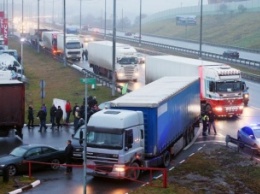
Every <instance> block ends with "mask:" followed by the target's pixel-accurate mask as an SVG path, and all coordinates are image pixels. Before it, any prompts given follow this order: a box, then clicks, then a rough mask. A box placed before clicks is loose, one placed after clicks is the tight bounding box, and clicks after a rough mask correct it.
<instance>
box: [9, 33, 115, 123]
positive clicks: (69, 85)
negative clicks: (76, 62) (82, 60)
mask: <svg viewBox="0 0 260 194" xmlns="http://www.w3.org/2000/svg"><path fill="white" fill-rule="evenodd" d="M9 48H12V49H17V51H18V52H19V51H20V43H19V42H18V40H17V39H14V38H11V39H9ZM23 53H24V57H23V58H24V68H25V75H26V77H27V78H28V79H29V83H28V84H27V85H26V104H25V106H26V114H25V121H26V122H27V107H28V106H29V105H32V106H33V107H34V115H35V116H36V114H37V112H38V110H39V109H40V107H41V104H42V101H43V103H45V104H46V106H47V109H48V118H47V121H49V120H50V119H49V110H50V107H51V105H52V102H53V99H54V98H59V99H64V100H69V101H70V102H71V105H72V106H74V104H75V103H78V104H79V105H81V104H82V103H83V98H84V95H85V86H84V84H82V83H81V82H80V78H82V77H84V75H83V74H82V73H80V72H79V71H77V70H75V69H73V68H70V67H68V66H67V67H65V66H64V65H63V64H61V63H59V62H57V61H56V60H54V59H52V58H51V57H50V56H47V55H45V54H43V53H37V51H36V50H35V49H33V48H31V47H30V46H27V45H26V44H25V45H24V52H23ZM41 80H45V82H46V87H45V93H46V97H45V98H44V99H43V100H42V99H41V97H40V92H41V89H40V81H41ZM88 95H89V96H90V95H92V96H96V97H97V100H98V103H101V102H104V101H108V100H112V99H114V98H116V97H114V96H112V92H111V89H110V88H107V87H103V86H98V87H97V88H96V89H95V90H92V89H91V86H88ZM116 96H118V94H117V95H116ZM35 122H36V123H35V124H37V123H38V122H39V121H38V120H37V119H35Z"/></svg>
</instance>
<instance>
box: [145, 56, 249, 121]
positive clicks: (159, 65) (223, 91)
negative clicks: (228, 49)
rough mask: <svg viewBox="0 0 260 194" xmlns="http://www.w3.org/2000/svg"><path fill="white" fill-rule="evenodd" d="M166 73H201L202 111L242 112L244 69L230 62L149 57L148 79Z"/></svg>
mask: <svg viewBox="0 0 260 194" xmlns="http://www.w3.org/2000/svg"><path fill="white" fill-rule="evenodd" d="M163 76H199V77H200V98H201V105H202V111H208V110H210V109H211V110H212V111H213V113H214V114H215V115H216V116H218V117H233V116H240V115H241V114H242V113H243V108H244V106H243V90H244V89H243V83H242V80H241V72H240V70H238V69H235V68H232V67H230V66H228V65H225V64H222V63H216V62H210V61H205V60H198V59H191V58H186V57H179V56H172V55H166V56H147V57H146V66H145V80H146V83H150V82H152V81H154V80H156V79H159V78H161V77H163Z"/></svg>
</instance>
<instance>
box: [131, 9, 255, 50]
mask: <svg viewBox="0 0 260 194" xmlns="http://www.w3.org/2000/svg"><path fill="white" fill-rule="evenodd" d="M199 24H200V17H199V16H198V17H197V25H196V26H187V28H186V27H185V26H177V25H176V23H175V19H168V20H162V21H158V22H153V23H143V24H142V33H147V34H155V35H161V36H166V37H171V38H183V39H187V40H194V41H199V37H200V36H199V34H200V33H199V32H200V25H199ZM132 31H138V27H136V28H134V29H133V30H132ZM202 38H203V42H208V43H215V44H220V45H229V46H237V47H242V48H249V49H258V50H260V41H259V39H260V17H259V13H258V12H255V13H253V12H252V13H251V12H245V13H233V14H230V13H227V14H220V15H213V16H210V15H205V16H204V17H203V33H202Z"/></svg>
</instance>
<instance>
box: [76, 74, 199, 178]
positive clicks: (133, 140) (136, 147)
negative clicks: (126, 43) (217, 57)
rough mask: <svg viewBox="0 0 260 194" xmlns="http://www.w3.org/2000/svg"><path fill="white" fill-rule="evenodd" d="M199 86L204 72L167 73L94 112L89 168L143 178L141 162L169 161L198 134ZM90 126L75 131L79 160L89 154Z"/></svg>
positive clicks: (108, 174)
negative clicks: (199, 76) (168, 74)
mask: <svg viewBox="0 0 260 194" xmlns="http://www.w3.org/2000/svg"><path fill="white" fill-rule="evenodd" d="M199 87H200V86H199V78H198V77H164V78H161V79H159V80H156V81H154V82H152V83H150V84H148V85H145V86H143V87H142V88H140V89H138V90H135V91H133V92H130V93H127V94H125V95H124V96H121V97H119V98H117V99H115V100H114V101H112V102H111V108H110V109H103V110H101V111H99V112H97V113H94V114H93V115H92V116H91V117H90V119H89V121H88V124H87V139H86V143H87V154H86V155H87V168H88V169H87V173H88V174H90V175H92V176H102V177H108V178H117V179H124V178H132V179H137V178H138V177H139V175H140V169H139V168H138V167H154V166H161V165H162V166H165V167H166V166H168V165H169V164H170V161H171V157H172V156H173V155H176V154H177V153H178V152H179V151H180V150H182V149H183V147H184V146H186V145H187V144H188V143H189V142H191V140H192V139H193V137H194V128H195V127H196V126H197V125H198V123H199V117H200V97H199V94H200V91H199V90H200V88H199ZM84 130H86V127H85V126H82V127H81V128H79V130H78V131H77V132H76V134H75V135H74V136H73V146H74V151H73V157H74V158H75V159H82V157H83V153H82V151H83V146H82V141H83V140H82V139H81V138H80V137H82V131H84ZM83 133H84V132H83ZM78 139H79V141H77V140H78ZM128 167H135V168H134V169H133V168H128Z"/></svg>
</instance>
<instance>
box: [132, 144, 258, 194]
mask: <svg viewBox="0 0 260 194" xmlns="http://www.w3.org/2000/svg"><path fill="white" fill-rule="evenodd" d="M259 183H260V163H259V161H258V162H257V161H255V160H252V159H251V157H250V156H248V155H245V154H242V153H238V152H237V149H231V148H227V147H225V146H224V145H215V144H213V145H212V144H211V145H209V144H208V145H206V146H204V147H203V149H202V150H200V151H199V152H197V153H196V154H194V155H193V156H191V157H189V158H187V160H186V161H185V162H184V163H182V164H180V165H177V166H176V167H175V168H174V170H172V171H170V172H169V174H168V188H162V185H163V184H162V180H161V179H158V180H156V181H153V182H152V183H151V184H149V185H146V186H144V187H140V188H139V189H137V190H134V191H132V192H130V193H134V194H204V193H214V194H215V193H221V194H223V193H248V194H255V193H260V184H259Z"/></svg>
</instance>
